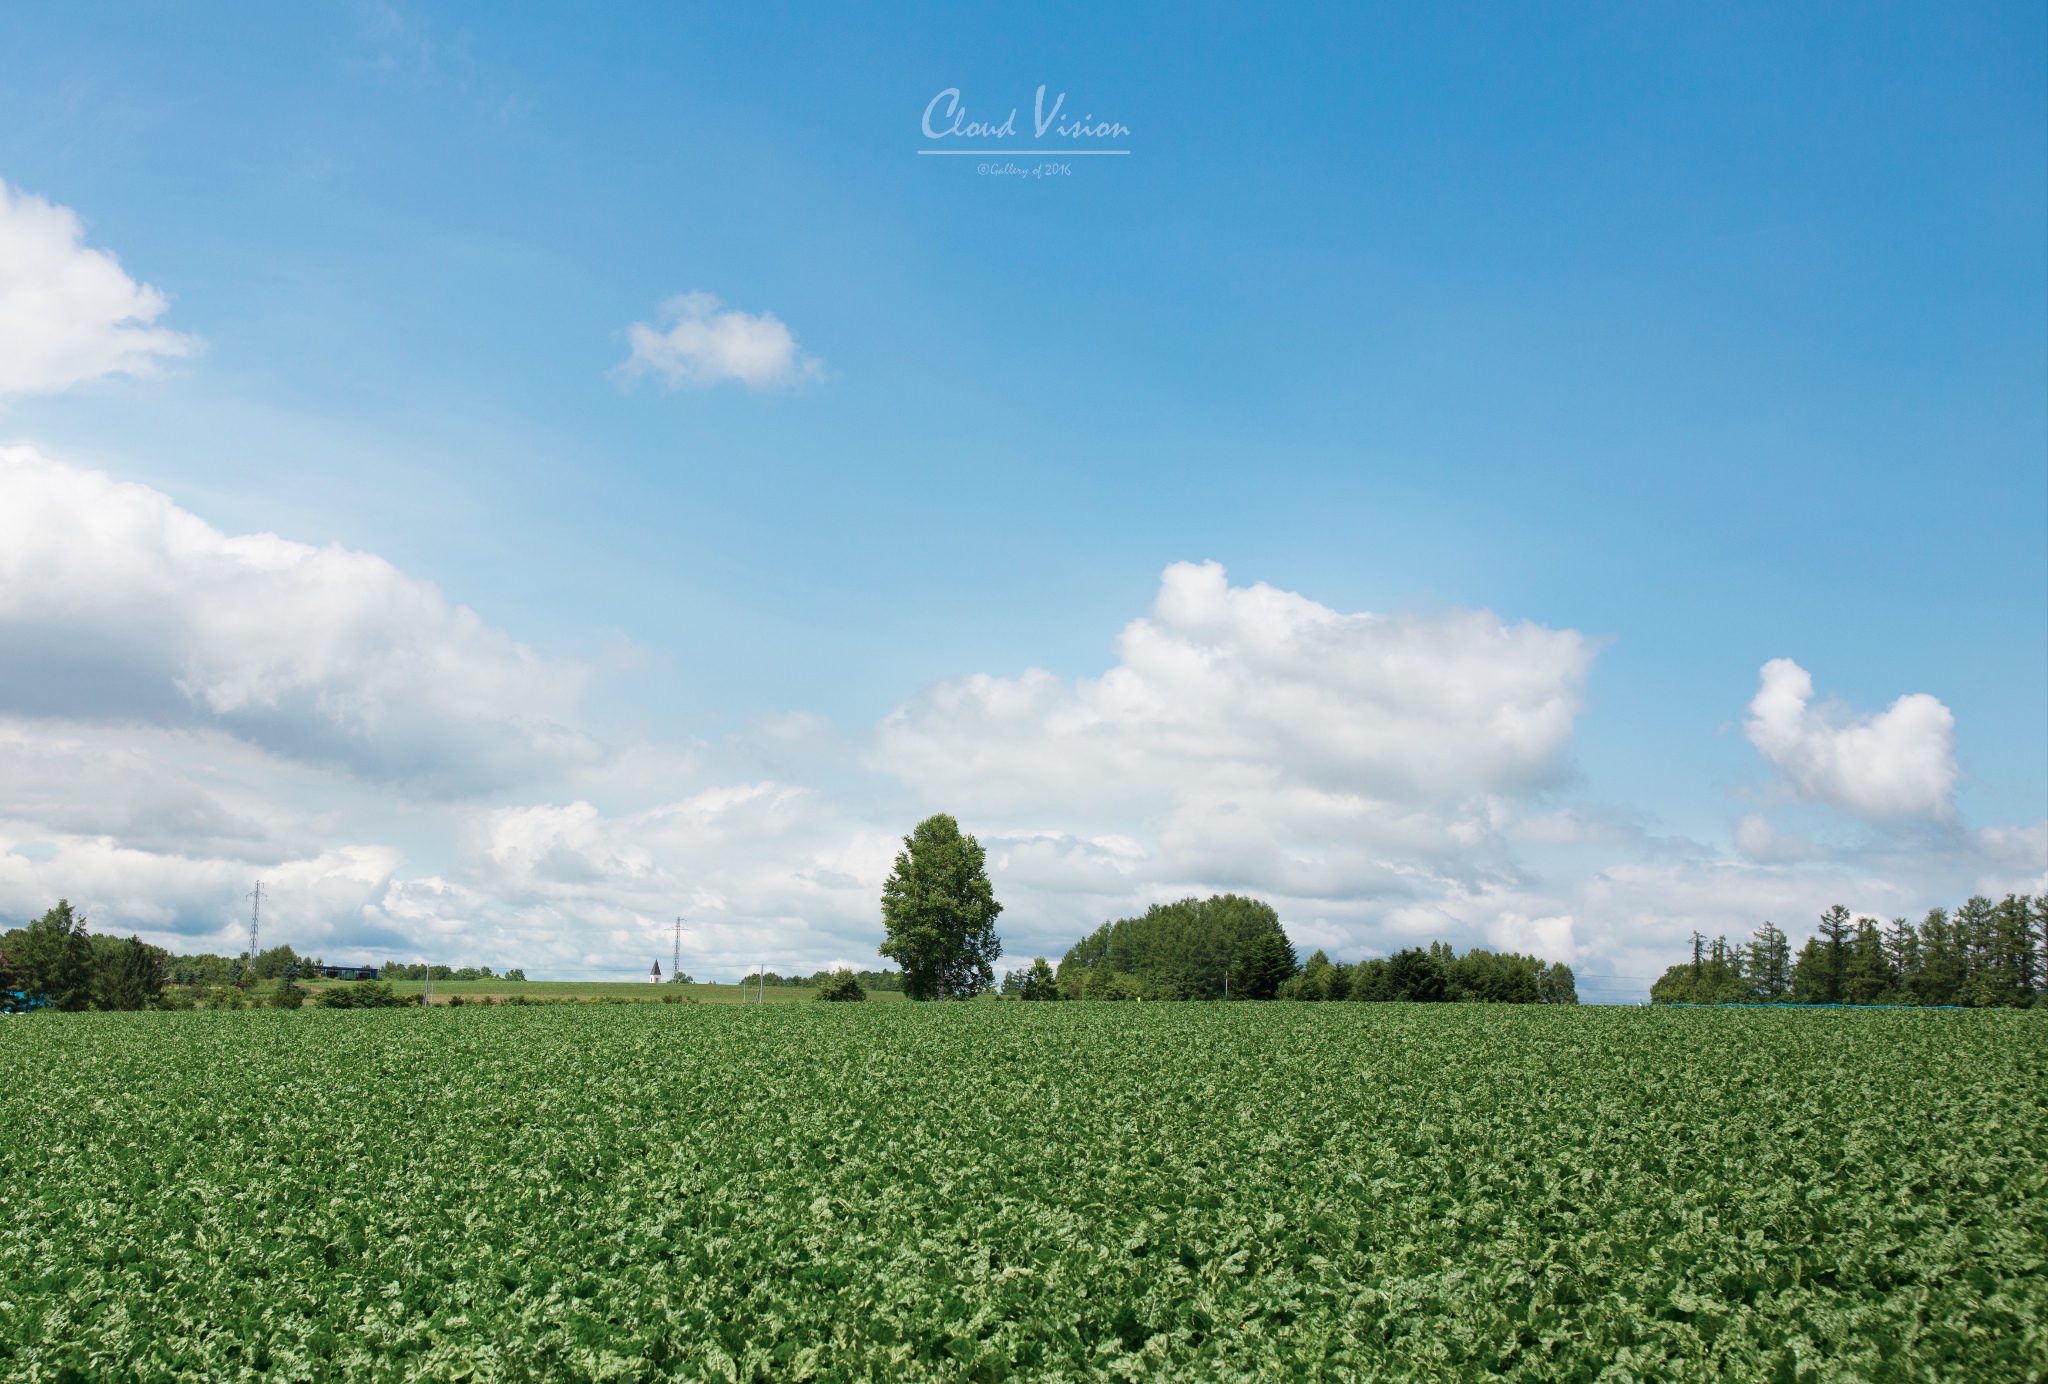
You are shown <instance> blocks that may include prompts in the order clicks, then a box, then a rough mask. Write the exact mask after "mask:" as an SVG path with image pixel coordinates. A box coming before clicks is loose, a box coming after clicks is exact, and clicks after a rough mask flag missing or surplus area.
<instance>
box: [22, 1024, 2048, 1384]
mask: <svg viewBox="0 0 2048 1384" xmlns="http://www.w3.org/2000/svg"><path fill="white" fill-rule="evenodd" d="M2044 1058H2048V1017H2044V1016H2040V1015H2036V1014H2030V1013H2011V1012H1985V1011H1973V1012H1943V1013H1925V1012H1921V1013H1916V1012H1910V1011H1904V1012H1830V1011H1810V1010H1809V1011H1789V1012H1788V1011H1770V1010H1744V1011H1727V1010H1718V1011H1717V1010H1686V1011H1673V1010H1668V1009H1667V1010H1644V1009H1609V1010H1602V1009H1592V1008H1570V1007H1551V1006H1526V1007H1488V1006H1478V1005H1342V1004H1329V1005H1284V1004H1242V1005H1235V1004H1234V1005H1215V1004H1212V1005H1172V1004H1156V1005H1155V1004H1144V1005H1106V1004H1101V1005H1098V1004H977V1005H910V1004H893V1005H887V1006H877V1005H845V1006H833V1005H804V1006H794V1005H791V1006H774V1005H771V1006H767V1007H765V1008H743V1007H738V1006H687V1005H634V1006H624V1007H622V1006H589V1007H578V1006H566V1007H560V1008H551V1007H539V1008H476V1007H464V1008H459V1009H455V1010H436V1011H433V1012H422V1011H419V1010H417V1009H413V1010H387V1011H328V1012H323V1011H318V1010H313V1009H307V1010H302V1011H299V1012H288V1011H275V1010H262V1011H247V1012H231V1013H216V1012H204V1011H202V1012H187V1013H143V1014H80V1015H38V1016H34V1017H31V1018H26V1019H16V1020H11V1021H7V1022H5V1023H4V1025H0V1075H4V1085H0V1091H4V1094H0V1115H4V1119H5V1123H6V1128H7V1129H8V1130H9V1132H10V1138H9V1139H8V1140H7V1142H6V1143H5V1145H4V1146H0V1148H4V1152H0V1174H4V1176H0V1197H4V1200H5V1207H4V1210H5V1215H4V1217H0V1375H4V1376H5V1377H8V1378H21V1379H45V1380H56V1379H90V1378H99V1377H107V1378H114V1377H119V1378H135V1379H209V1380H211V1379H235V1378H257V1377H262V1378H272V1379H325V1378H362V1379H410V1378H435V1379H441V1378H446V1379H457V1378H467V1379H543V1378H545V1379H653V1378H669V1377H678V1378H687V1379H792V1380H797V1379H873V1380H894V1379H1002V1378H1023V1379H1074V1380H1080V1379H1136V1378H1160V1379H1165V1378H1182V1379H1189V1380H1197V1379H1201V1380H1210V1379H1273V1380H1298V1379H1343V1380H1349V1379H1359V1380H1363V1379H1373V1378H1415V1379H1444V1378H1450V1379H1463V1378H1469V1379H1480V1378H1488V1377H1493V1376H1496V1375H1505V1376H1507V1377H1511V1378H1525V1379H1589V1380H1590V1379H1593V1378H1595V1377H1596V1376H1597V1377H1604V1378H1611V1379H1650V1378H1654V1379H1697V1380H1709V1379H1728V1378H1738V1379H1740V1378H1753V1379H1816V1380H1825V1379H1851V1378H1854V1379H1867V1380H1881V1379H1901V1380H1903V1379H1973V1380H1997V1379H2038V1378H2042V1377H2043V1376H2044V1369H2048V1327H2044V1320H2043V1319H2044V1313H2048V1277H2044V1274H2048V1196H2044V1192H2048V1169H2044V1160H2048V1118H2044V1116H2048V1108H2044V1107H2048V1095H2044V1091H2043V1085H2042V1082H2041V1079H2040V1073H2041V1071H2042V1069H2043V1062H2044ZM1603 1370H1605V1371H1610V1372H1609V1373H1607V1374H1606V1375H1604V1376H1603V1375H1602V1371H1603Z"/></svg>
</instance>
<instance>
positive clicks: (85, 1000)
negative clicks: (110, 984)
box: [8, 899, 92, 1009]
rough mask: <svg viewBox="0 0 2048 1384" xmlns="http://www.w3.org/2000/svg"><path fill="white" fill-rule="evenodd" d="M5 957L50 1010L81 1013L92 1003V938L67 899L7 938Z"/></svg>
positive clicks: (30, 990)
mask: <svg viewBox="0 0 2048 1384" xmlns="http://www.w3.org/2000/svg"><path fill="white" fill-rule="evenodd" d="M8 954H9V956H10V958H11V959H12V960H13V962H14V965H15V969H16V972H17V973H18V976H19V978H20V980H21V988H22V989H23V990H25V991H26V992H27V993H28V994H29V995H31V996H37V995H40V996H42V997H43V998H44V999H46V1000H47V1001H49V1004H50V1007H51V1008H53V1009H84V1008H86V1007H87V1006H89V1005H90V1004H91V1003H92V938H91V936H90V935H88V934H87V932H86V930H85V917H84V915H82V914H80V913H79V912H78V911H77V910H75V909H73V908H72V907H71V903H70V901H69V900H67V899H59V900H57V906H56V907H55V908H52V909H51V910H50V911H49V912H47V913H45V914H44V915H43V916H42V917H40V918H38V919H36V920H35V921H34V922H32V923H30V924H29V925H28V926H27V927H25V928H23V929H22V930H21V931H20V932H18V933H14V934H12V935H11V936H10V937H9V944H8Z"/></svg>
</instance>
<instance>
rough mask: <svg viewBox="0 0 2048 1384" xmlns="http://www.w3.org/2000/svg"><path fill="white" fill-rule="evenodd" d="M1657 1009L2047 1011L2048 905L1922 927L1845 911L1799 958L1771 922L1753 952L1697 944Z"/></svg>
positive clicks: (1945, 913) (2012, 906)
mask: <svg viewBox="0 0 2048 1384" xmlns="http://www.w3.org/2000/svg"><path fill="white" fill-rule="evenodd" d="M1650 1001H1651V1003H1653V1004H1869V1005H1966V1006H1971V1007H2000V1008H2019V1007H2023V1006H2030V1005H2036V1004H2044V1003H2048V895H2043V896H2042V897H2040V898H2038V899H2036V898H2030V897H2028V896H2026V895H2022V894H2008V895H2006V896H2005V898H2004V899H2003V900H2001V901H1999V902H1997V903H1993V902H1992V901H1991V900H1990V899H1988V898H1986V897H1984V896H1983V895H1981V894H1980V895H1977V896H1975V897H1973V898H1971V899H1970V900H1969V901H1968V902H1966V903H1964V904H1963V905H1962V906H1961V907H1959V908H1956V909H1955V910H1953V911H1951V910H1948V909H1944V908H1933V909H1929V910H1928V911H1927V916H1926V917H1924V918H1922V919H1921V920H1920V922H1919V924H1918V925H1917V926H1916V925H1915V924H1913V923H1912V922H1910V921H1908V920H1907V919H1905V918H1894V919H1892V920H1891V921H1890V922H1889V923H1881V922H1879V921H1878V920H1877V919H1876V918H1868V917H1851V916H1850V913H1849V910H1848V909H1846V908H1844V907H1842V906H1841V905H1840V904H1837V905H1835V906H1834V907H1832V908H1830V909H1828V911H1827V912H1825V913H1823V914H1821V916H1820V927H1819V930H1818V931H1817V932H1816V933H1815V934H1814V935H1813V936H1812V937H1810V938H1808V939H1807V941H1806V943H1805V945H1804V946H1802V947H1800V949H1799V951H1798V953H1797V955H1794V953H1793V951H1792V945H1791V942H1790V941H1789V940H1788V939H1787V938H1786V936H1785V933H1784V931H1783V930H1782V929H1780V928H1778V927H1777V926H1775V925H1774V924H1772V923H1769V922H1766V923H1765V924H1764V925H1763V926H1762V927H1760V928H1758V929H1757V930H1756V932H1755V933H1753V934H1752V935H1751V937H1750V939H1749V941H1748V942H1746V943H1745V942H1734V943H1731V942H1730V941H1729V940H1728V939H1727V938H1726V937H1716V938H1714V939H1713V940H1712V941H1711V942H1710V941H1708V940H1707V939H1706V938H1705V937H1703V936H1701V935H1700V934H1699V933H1694V934H1693V937H1692V959H1691V960H1690V961H1683V962H1680V963H1679V964H1678V965H1676V966H1672V967H1671V968H1669V969H1668V970H1666V971H1665V972H1664V974H1663V975H1662V976H1661V977H1659V978H1658V980H1657V982H1656V983H1655V984H1654V985H1652V986H1651V987H1650Z"/></svg>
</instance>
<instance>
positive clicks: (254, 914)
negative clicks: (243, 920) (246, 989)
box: [249, 879, 263, 975]
mask: <svg viewBox="0 0 2048 1384" xmlns="http://www.w3.org/2000/svg"><path fill="white" fill-rule="evenodd" d="M249 898H250V900H251V903H250V904H249V974H250V975H254V974H256V925H257V923H258V921H259V920H261V918H262V917H263V881H262V880H260V879H259V880H257V881H256V888H255V890H254V891H253V892H252V893H251V894H250V895H249Z"/></svg>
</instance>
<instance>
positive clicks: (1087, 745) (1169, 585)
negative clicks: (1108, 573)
mask: <svg viewBox="0 0 2048 1384" xmlns="http://www.w3.org/2000/svg"><path fill="white" fill-rule="evenodd" d="M1117 652H1118V655H1119V661H1118V663H1117V665H1116V666H1115V667H1113V668H1112V669H1110V670H1109V671H1108V672H1107V673H1105V674H1104V675H1103V676H1101V677H1099V678H1083V679H1080V680H1079V681H1077V682H1074V683H1067V682H1065V681H1063V680H1061V679H1059V678H1056V677H1054V676H1053V675H1052V674H1050V673H1046V672H1042V671H1032V672H1027V673H1025V674H1024V675H1023V676H1021V677H1017V678H998V677H990V676H987V675H976V676H973V677H967V678H960V679H957V680H953V681H949V682H943V683H940V684H938V685H937V686H935V687H933V688H931V689H929V690H927V691H926V692H925V693H924V694H922V695H921V696H919V697H918V698H917V699H916V700H914V701H912V702H911V703H910V704H908V705H907V706H905V707H903V708H902V709H900V710H899V711H897V712H896V713H895V714H894V715H893V716H891V717H890V718H889V719H888V720H887V721H886V722H884V723H883V725H882V727H881V729H880V731H879V735H878V746H877V751H876V754H875V763H876V764H878V765H879V766H881V767H885V768H887V769H888V770H889V771H890V772H892V773H894V774H897V775H899V776H901V777H903V778H905V779H907V780H909V781H911V782H913V783H915V784H917V785H919V786H920V787H922V788H924V789H925V790H926V791H928V792H929V793H931V794H932V795H933V796H935V797H942V798H945V799H946V800H948V801H952V802H960V803H963V804H965V805H967V806H968V808H969V810H978V811H982V812H984V813H1002V814H1007V815H1019V816H1024V817H1030V816H1035V815H1046V816H1050V815H1053V814H1060V815H1065V816H1075V815H1078V816H1080V817H1082V818H1087V817H1092V816H1097V815H1103V814H1106V813H1128V812H1130V811H1133V810H1135V811H1138V812H1143V813H1153V814H1156V813H1159V812H1162V811H1166V812H1171V811H1174V810H1176V809H1179V808H1183V807H1187V806H1189V805H1192V804H1196V803H1208V804H1212V805H1221V804H1224V803H1231V802H1235V803H1240V804H1246V805H1249V804H1252V803H1257V804H1259V805H1261V806H1262V807H1264V808H1265V809H1267V810H1268V811H1269V812H1270V813H1277V814H1279V815H1281V816H1284V817H1288V818H1293V819H1298V820H1301V821H1304V822H1307V821H1311V820H1315V821H1323V822H1327V823H1330V824H1333V825H1334V824H1337V823H1343V824H1344V826H1343V831H1344V833H1345V834H1347V835H1349V834H1356V832H1357V831H1359V830H1367V831H1370V832H1374V833H1376V834H1381V835H1388V836H1393V837H1408V836H1410V835H1412V834H1413V833H1414V832H1415V831H1417V830H1421V831H1423V832H1425V833H1437V832H1453V833H1455V831H1456V830H1457V829H1458V828H1457V827H1456V826H1455V825H1453V821H1452V819H1454V818H1462V817H1468V816H1471V815H1472V814H1474V813H1478V814H1479V815H1480V816H1485V815H1486V813H1487V811H1488V808H1487V803H1488V801H1489V800H1491V799H1494V798H1514V797H1520V796H1523V795H1527V794H1531V793H1534V792H1536V791H1538V790H1541V789H1543V788H1547V787H1552V786H1555V785H1557V784H1558V783H1560V782H1562V781H1563V780H1564V779H1565V778H1566V777H1567V775H1568V764H1567V762H1566V755H1567V752H1568V750H1569V747H1570V744H1571V734H1572V724H1573V721H1574V719H1575V718H1576V716H1577V715H1578V711H1579V706H1580V702H1581V698H1582V694H1583V689H1584V684H1585V678H1586V673H1587V671H1588V669H1589V667H1590V666H1591V663H1592V660H1593V648H1592V646H1591V644H1590V642H1589V641H1588V640H1587V639H1585V638H1584V637H1583V636H1582V635H1580V634H1578V633H1577V632H1576V631H1573V630H1553V629H1546V628H1544V627H1542V626H1539V625H1533V624H1529V623H1527V622H1523V623H1519V624H1507V623H1505V622H1503V621H1502V620H1500V619H1499V618H1498V617H1497V616H1495V615H1492V614H1490V613H1489V612H1486V611H1475V610H1454V611H1448V612H1444V613H1441V614H1435V615H1411V616H1389V615H1376V614H1371V613H1363V614H1348V615H1347V614H1340V613H1339V612H1337V611H1335V610H1332V609H1330V608H1329V607H1328V606H1324V605H1321V604H1319V603H1317V602H1315V601H1312V600H1310V599H1308V598H1307V597H1304V596H1300V595H1297V594H1295V593H1293V592H1289V591H1281V590H1277V589H1275V588H1274V587H1271V586H1267V585H1265V584H1263V583H1259V584H1255V585H1252V586H1246V587H1234V586H1231V585H1230V584H1229V581H1228V579H1227V577H1226V575H1225V573H1224V570H1223V568H1222V567H1220V566H1218V565H1217V564H1215V563H1213V562H1211V563H1203V564H1199V565H1197V564H1194V563H1185V562H1183V563H1175V564H1174V565H1173V566H1171V567H1168V568H1167V569H1166V571H1165V573H1164V574H1163V576H1162V578H1161V580H1160V588H1159V594H1158V598H1157V600H1156V601H1155V602H1154V604H1153V608H1152V614H1151V616H1150V617H1149V618H1145V619H1139V620H1135V621H1133V622H1132V623H1131V624H1130V625H1128V626H1126V627H1125V629H1124V631H1123V633H1122V634H1121V635H1120V636H1119V638H1118V640H1117ZM1425 817H1426V818H1428V819H1429V823H1430V824H1429V825H1425V824H1424V822H1423V820H1422V819H1423V818H1425ZM1487 829H1489V830H1490V829H1491V824H1490V823H1489V825H1488V827H1487Z"/></svg>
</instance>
